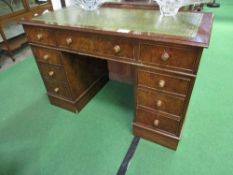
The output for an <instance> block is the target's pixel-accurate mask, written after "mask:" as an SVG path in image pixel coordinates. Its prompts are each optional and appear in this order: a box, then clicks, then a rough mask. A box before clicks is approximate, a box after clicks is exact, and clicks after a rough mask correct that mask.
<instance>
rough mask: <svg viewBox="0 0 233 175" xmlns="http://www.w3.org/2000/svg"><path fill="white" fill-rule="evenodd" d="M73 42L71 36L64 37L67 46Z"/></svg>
mask: <svg viewBox="0 0 233 175" xmlns="http://www.w3.org/2000/svg"><path fill="white" fill-rule="evenodd" d="M72 42H73V40H72V38H66V44H67V45H68V46H69V45H71V44H72Z"/></svg>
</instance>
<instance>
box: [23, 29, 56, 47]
mask: <svg viewBox="0 0 233 175" xmlns="http://www.w3.org/2000/svg"><path fill="white" fill-rule="evenodd" d="M24 30H25V32H26V34H27V37H28V40H29V41H30V42H35V43H42V44H47V45H51V46H55V45H56V39H55V33H54V31H53V30H49V29H46V28H41V27H39V28H38V27H31V26H25V27H24Z"/></svg>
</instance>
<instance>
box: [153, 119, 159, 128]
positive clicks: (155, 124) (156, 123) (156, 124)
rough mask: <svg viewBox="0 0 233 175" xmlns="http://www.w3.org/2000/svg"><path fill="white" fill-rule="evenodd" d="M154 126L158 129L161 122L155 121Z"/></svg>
mask: <svg viewBox="0 0 233 175" xmlns="http://www.w3.org/2000/svg"><path fill="white" fill-rule="evenodd" d="M153 124H154V126H156V127H158V126H159V120H157V119H156V120H154V123H153Z"/></svg>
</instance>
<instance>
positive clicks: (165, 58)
mask: <svg viewBox="0 0 233 175" xmlns="http://www.w3.org/2000/svg"><path fill="white" fill-rule="evenodd" d="M169 58H170V55H169V54H168V53H167V52H166V51H164V52H163V54H162V55H161V60H163V61H167V60H168V59H169Z"/></svg>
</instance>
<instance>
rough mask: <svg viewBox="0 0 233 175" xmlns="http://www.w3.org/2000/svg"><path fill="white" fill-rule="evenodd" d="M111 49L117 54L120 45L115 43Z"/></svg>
mask: <svg viewBox="0 0 233 175" xmlns="http://www.w3.org/2000/svg"><path fill="white" fill-rule="evenodd" d="M113 51H114V53H115V54H117V53H119V52H120V51H121V47H120V46H119V45H115V46H114V47H113Z"/></svg>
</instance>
